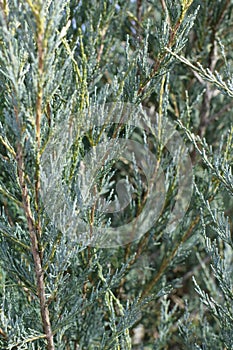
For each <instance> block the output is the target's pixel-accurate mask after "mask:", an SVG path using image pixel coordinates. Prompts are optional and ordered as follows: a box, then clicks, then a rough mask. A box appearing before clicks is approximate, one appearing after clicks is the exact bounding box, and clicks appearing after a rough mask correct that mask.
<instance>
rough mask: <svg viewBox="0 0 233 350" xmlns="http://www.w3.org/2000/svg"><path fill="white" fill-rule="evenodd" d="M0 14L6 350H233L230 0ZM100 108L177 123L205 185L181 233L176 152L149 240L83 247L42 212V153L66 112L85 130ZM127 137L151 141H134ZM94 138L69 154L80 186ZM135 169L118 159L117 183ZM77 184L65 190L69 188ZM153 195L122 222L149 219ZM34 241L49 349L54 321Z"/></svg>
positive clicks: (12, 9) (46, 7)
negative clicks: (116, 105) (111, 106)
mask: <svg viewBox="0 0 233 350" xmlns="http://www.w3.org/2000/svg"><path fill="white" fill-rule="evenodd" d="M0 5H1V24H2V25H1V31H0V32H1V34H0V47H1V54H0V65H1V69H0V84H1V95H0V99H1V100H0V102H1V103H0V122H1V124H0V141H1V142H0V153H1V162H0V169H1V171H0V203H1V219H0V232H1V236H0V237H1V238H0V242H1V270H0V297H1V309H0V312H1V321H0V322H1V325H0V347H1V349H44V348H46V347H47V348H48V349H54V348H56V349H59V350H60V349H61V350H62V349H64V350H68V349H74V350H75V349H83V350H84V349H101V350H102V349H105V350H107V349H114V350H115V349H116V350H119V349H124V350H125V349H135V350H136V349H145V350H152V349H153V350H154V349H187V347H189V348H191V349H202V350H204V349H232V343H233V336H232V329H233V322H232V319H233V310H232V305H233V303H232V301H233V294H232V293H233V290H232V283H233V276H232V257H233V255H232V249H233V243H232V215H233V197H232V194H233V188H232V183H233V182H232V163H233V158H232V157H233V156H232V155H233V152H232V151H233V149H232V134H233V128H232V107H233V102H232V97H233V83H232V82H233V76H232V38H231V33H232V29H233V28H232V26H233V19H232V13H233V11H232V8H233V3H232V1H231V0H224V1H218V0H214V1H210V0H209V1H208V0H203V1H198V0H194V1H188V0H176V1H170V0H167V1H166V0H161V1H145V0H137V1H104V0H103V1H102V0H101V1H72V0H71V1H66V2H64V1H60V0H56V1H45V2H42V1H35V2H33V3H32V2H31V1H30V0H27V1H5V0H3V1H0ZM40 59H41V60H42V61H43V62H42V66H41V61H40ZM216 71H217V72H218V73H216ZM219 74H220V75H219ZM105 102H130V103H133V104H137V105H143V106H145V107H147V108H149V110H150V111H151V114H152V115H155V114H156V113H158V114H159V115H163V116H165V117H166V116H167V117H169V118H171V119H172V120H173V122H174V123H175V125H176V126H177V130H178V131H179V133H180V134H181V135H182V136H183V138H184V139H185V141H186V144H187V146H188V147H189V150H190V155H191V158H192V163H193V171H194V181H195V188H194V192H193V196H192V200H191V203H190V206H189V209H188V211H187V213H186V214H185V216H184V219H183V220H182V222H180V223H179V226H178V227H177V228H176V230H175V231H174V232H172V233H171V234H169V233H166V230H165V228H166V223H167V222H168V219H169V215H170V212H171V208H172V206H173V204H174V197H175V194H176V190H177V187H176V185H177V184H176V183H175V186H173V184H174V181H175V175H172V174H173V173H172V171H170V172H169V169H173V168H175V166H176V164H174V163H173V160H172V159H171V157H170V158H169V155H168V154H166V151H163V156H164V159H165V160H164V162H165V163H164V164H167V163H168V164H169V165H170V168H169V167H167V168H168V170H167V169H166V171H167V183H166V186H167V189H168V191H167V195H166V203H165V205H164V208H163V211H162V213H161V216H160V218H159V219H158V221H157V222H156V224H155V225H154V226H153V227H152V228H151V229H150V230H149V232H147V233H146V234H145V235H144V236H143V237H142V238H141V239H140V240H138V241H135V242H132V243H129V244H127V245H126V246H123V247H119V248H113V249H101V248H98V247H90V246H88V245H86V246H85V245H84V246H83V245H82V244H81V243H80V241H79V240H78V238H77V239H76V241H75V240H72V241H71V240H69V239H67V237H65V236H64V235H62V233H61V232H60V231H59V230H58V229H57V228H56V227H54V225H53V222H52V221H51V218H49V217H48V215H47V214H46V211H45V210H44V207H43V203H42V201H41V200H40V198H38V187H37V184H38V181H39V180H38V179H39V177H40V174H39V173H38V167H39V162H40V151H42V150H43V147H45V146H46V142H47V141H48V140H49V138H50V137H51V135H52V134H53V131H54V130H56V127H57V126H58V125H60V124H61V123H64V125H66V124H67V123H68V122H69V118H70V116H71V115H75V116H76V121H77V123H81V124H82V123H85V122H86V120H85V119H84V118H83V117H82V112H83V111H84V110H85V109H86V108H87V109H88V107H89V106H90V105H92V104H94V103H97V104H100V105H101V104H103V103H105ZM38 115H39V116H40V118H39V119H40V125H39V129H38V127H37V120H38ZM17 118H18V120H19V121H18V122H17ZM38 130H39V132H40V142H38ZM121 131H122V133H124V130H121ZM108 132H109V130H108ZM110 134H111V130H110ZM135 134H136V135H135ZM118 136H119V135H118ZM131 136H132V138H134V137H137V136H138V138H139V139H140V133H139V131H136V132H134V133H133V134H132V135H131ZM150 136H151V144H152V146H151V148H152V150H153V152H156V151H157V150H156V146H155V145H154V144H153V143H155V140H154V139H153V135H150ZM98 137H99V130H96V129H95V130H90V133H87V135H85V137H84V138H83V139H82V140H79V141H78V143H77V144H75V145H74V147H73V149H72V154H71V155H70V156H71V159H72V162H71V167H70V168H69V169H68V171H67V172H69V171H70V173H69V174H70V175H72V174H73V175H74V174H75V171H74V169H77V168H78V167H79V165H80V163H79V162H80V161H81V160H82V158H83V157H84V155H85V153H86V152H87V151H88V150H89V149H90V148H92V147H93V146H94V145H95V141H96V140H98ZM19 145H21V147H22V154H21V153H20V152H19ZM20 157H21V158H22V159H24V165H25V169H24V172H23V175H22V176H23V180H24V181H25V184H26V186H27V190H28V198H29V203H30V206H31V211H32V216H33V225H34V226H33V227H34V231H33V230H32V231H31V232H30V228H29V224H28V217H27V215H26V210H25V204H23V203H24V200H25V198H24V196H25V195H24V192H23V188H24V187H23V186H22V182H20V163H19V159H20ZM166 162H167V163H166ZM129 168H130V165H129V164H127V163H126V164H125V163H123V164H122V163H120V164H119V163H118V171H119V172H118V173H117V175H118V176H120V174H122V173H128V172H129ZM112 170H113V169H112V168H110V171H112ZM108 171H109V169H108ZM106 172H107V170H106ZM117 175H116V177H115V180H117ZM64 176H68V175H67V174H65V175H64ZM103 176H104V174H103ZM132 177H133V175H132ZM66 181H68V180H67V178H66ZM75 181H76V178H75V176H73V182H71V183H69V182H67V183H68V185H70V190H72V189H73V187H72V186H75ZM72 184H73V185H72ZM98 185H99V184H98ZM142 195H143V193H140V194H139V196H138V198H137V199H135V202H134V204H133V205H132V207H131V208H128V210H129V212H125V216H126V217H125V218H119V222H121V220H124V219H125V220H127V219H128V218H129V216H130V215H131V216H134V215H135V214H137V211H138V210H139V211H140V209H142V208H140V203H141V202H140V196H142ZM89 214H90V213H89ZM94 214H95V215H94V217H91V216H90V215H89V216H88V213H87V217H88V219H87V220H90V226H91V225H93V222H98V223H99V221H98V220H100V219H99V218H98V215H97V213H94ZM92 220H93V221H92ZM95 220H96V221H95ZM117 224H118V223H117V222H114V225H116V226H117ZM34 233H35V238H36V240H37V242H38V247H39V255H38V256H39V259H40V261H41V264H42V269H43V281H42V283H43V284H44V287H45V295H44V296H45V299H46V303H45V305H44V307H45V308H47V309H48V312H49V319H50V323H51V328H52V332H53V341H52V340H51V337H52V336H51V334H50V335H49V334H48V329H47V330H46V327H45V324H44V319H43V312H44V311H43V310H42V309H43V305H42V304H41V299H40V295H41V291H40V290H39V286H38V278H37V277H38V276H37V275H36V263H35V259H34V256H33V254H32V252H33V249H34V251H35V247H34V246H33V242H32V236H33V234H34ZM42 252H43V253H42ZM35 254H36V252H35ZM193 277H195V279H193ZM52 343H54V345H53V344H52Z"/></svg>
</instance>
